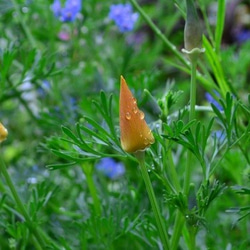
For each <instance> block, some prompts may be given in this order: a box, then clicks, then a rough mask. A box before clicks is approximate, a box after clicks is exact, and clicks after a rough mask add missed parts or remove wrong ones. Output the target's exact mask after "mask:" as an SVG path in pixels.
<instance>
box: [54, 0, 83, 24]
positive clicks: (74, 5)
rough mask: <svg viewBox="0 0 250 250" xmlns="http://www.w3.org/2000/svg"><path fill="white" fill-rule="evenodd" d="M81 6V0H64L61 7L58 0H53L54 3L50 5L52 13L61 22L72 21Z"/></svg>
mask: <svg viewBox="0 0 250 250" xmlns="http://www.w3.org/2000/svg"><path fill="white" fill-rule="evenodd" d="M81 8H82V1H81V0H66V2H65V5H64V8H62V6H61V2H60V0H54V3H53V4H52V5H51V9H52V11H53V12H54V15H55V16H56V17H57V18H59V20H61V21H62V22H73V21H74V20H75V19H76V16H77V14H78V13H79V12H80V11H81Z"/></svg>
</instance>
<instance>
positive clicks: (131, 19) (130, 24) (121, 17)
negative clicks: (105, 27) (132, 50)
mask: <svg viewBox="0 0 250 250" xmlns="http://www.w3.org/2000/svg"><path fill="white" fill-rule="evenodd" d="M138 17H139V14H138V13H133V10H132V6H131V5H130V4H128V3H127V4H113V5H111V6H110V10H109V18H110V19H111V20H113V21H114V22H115V24H116V25H117V27H118V29H119V30H120V31H121V32H127V31H131V30H133V28H134V25H135V22H136V21H137V19H138Z"/></svg>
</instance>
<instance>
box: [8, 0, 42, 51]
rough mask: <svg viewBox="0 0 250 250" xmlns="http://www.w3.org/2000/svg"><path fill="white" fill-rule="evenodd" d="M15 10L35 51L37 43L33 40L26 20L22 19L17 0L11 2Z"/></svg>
mask: <svg viewBox="0 0 250 250" xmlns="http://www.w3.org/2000/svg"><path fill="white" fill-rule="evenodd" d="M11 2H12V4H13V6H14V8H15V11H16V13H17V18H18V21H19V22H20V24H21V26H22V28H23V30H24V33H25V35H26V36H27V38H28V40H29V41H30V44H31V46H32V48H33V49H35V48H36V47H37V46H36V42H35V39H34V38H33V36H32V34H31V32H30V30H29V28H28V26H27V25H26V23H25V21H24V18H23V17H22V14H21V12H20V9H19V7H18V4H17V2H16V0H11Z"/></svg>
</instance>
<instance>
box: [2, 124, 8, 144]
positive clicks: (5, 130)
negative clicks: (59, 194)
mask: <svg viewBox="0 0 250 250" xmlns="http://www.w3.org/2000/svg"><path fill="white" fill-rule="evenodd" d="M7 136H8V130H7V129H6V128H5V127H4V126H3V124H2V123H1V122H0V143H1V142H3V141H4V140H6V138H7Z"/></svg>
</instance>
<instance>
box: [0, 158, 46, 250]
mask: <svg viewBox="0 0 250 250" xmlns="http://www.w3.org/2000/svg"><path fill="white" fill-rule="evenodd" d="M0 171H1V172H2V174H3V176H4V178H5V181H6V183H7V185H8V187H9V189H10V191H11V193H12V196H13V198H14V200H15V202H16V204H17V207H18V209H19V211H20V212H21V214H22V215H23V217H24V218H25V220H26V222H27V225H28V227H29V230H30V232H31V233H32V234H33V235H34V236H35V238H36V240H37V244H39V245H40V249H45V242H44V239H43V238H42V237H41V234H40V233H39V231H38V230H37V227H36V226H35V225H34V224H33V222H32V220H31V219H30V217H29V214H28V212H27V211H26V209H25V207H24V205H23V203H22V201H21V199H20V197H19V195H18V193H17V191H16V189H15V186H14V184H13V182H12V180H11V178H10V176H9V173H8V171H7V169H6V166H5V164H4V162H3V159H2V158H1V157H0Z"/></svg>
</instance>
